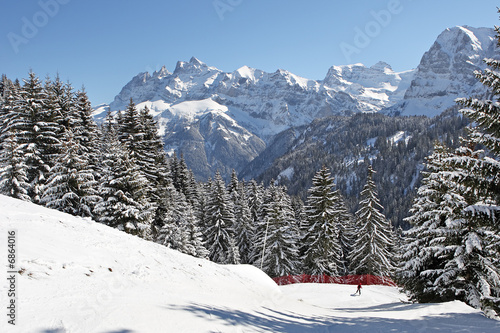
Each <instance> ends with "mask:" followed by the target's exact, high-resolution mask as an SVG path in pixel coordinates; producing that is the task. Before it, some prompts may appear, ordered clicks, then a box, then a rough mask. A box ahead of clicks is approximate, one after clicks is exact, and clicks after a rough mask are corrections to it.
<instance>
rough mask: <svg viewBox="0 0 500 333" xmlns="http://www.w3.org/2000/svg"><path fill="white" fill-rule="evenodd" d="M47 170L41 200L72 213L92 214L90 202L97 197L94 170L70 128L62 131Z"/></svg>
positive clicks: (97, 198) (92, 203)
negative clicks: (57, 152) (58, 148)
mask: <svg viewBox="0 0 500 333" xmlns="http://www.w3.org/2000/svg"><path fill="white" fill-rule="evenodd" d="M48 174H49V177H48V179H47V181H46V184H45V185H44V186H43V188H42V195H41V199H40V203H41V204H43V205H45V206H47V207H49V208H54V209H57V210H60V211H62V212H66V213H69V214H72V215H75V216H92V215H93V214H92V210H93V208H94V205H95V204H96V203H97V202H98V201H100V197H99V196H98V195H97V182H96V181H95V179H94V170H93V169H91V168H89V163H88V160H87V155H86V154H85V151H82V149H81V147H80V143H79V140H77V139H74V137H73V134H72V133H71V130H69V131H66V135H65V138H64V139H63V141H62V152H61V154H60V155H59V156H58V158H57V159H56V162H55V165H54V166H53V167H52V168H51V169H50V171H49V173H48Z"/></svg>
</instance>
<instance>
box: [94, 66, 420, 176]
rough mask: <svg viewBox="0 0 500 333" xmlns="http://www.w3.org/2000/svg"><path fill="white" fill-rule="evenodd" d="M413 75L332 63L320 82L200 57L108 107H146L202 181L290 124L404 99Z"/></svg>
mask: <svg viewBox="0 0 500 333" xmlns="http://www.w3.org/2000/svg"><path fill="white" fill-rule="evenodd" d="M412 73H413V72H412V71H409V72H404V73H395V72H394V71H393V70H392V69H391V68H390V66H389V65H387V64H385V63H382V62H380V63H378V64H376V65H374V66H372V67H370V68H368V67H365V66H364V65H362V64H356V65H351V66H333V67H332V68H330V70H329V71H328V74H327V75H326V77H325V79H324V80H322V81H316V80H309V79H305V78H302V77H299V76H297V75H295V74H292V73H290V72H288V71H285V70H277V71H276V72H274V73H267V72H264V71H261V70H258V69H254V68H250V67H247V66H243V67H241V68H239V69H237V70H235V71H234V72H232V73H226V72H223V71H221V70H219V69H217V68H215V67H210V66H208V65H206V64H205V63H203V62H201V61H200V60H198V59H196V58H194V57H193V58H191V60H190V61H189V62H182V61H180V62H178V63H177V66H176V68H175V70H174V72H173V73H170V72H169V71H168V70H167V69H166V68H165V67H162V69H161V70H159V71H156V72H154V73H153V74H150V73H141V74H139V75H137V76H135V77H134V78H133V79H132V80H131V81H130V82H129V83H128V84H127V85H125V87H123V89H122V91H121V92H120V93H119V94H118V95H117V96H116V97H115V99H114V101H113V102H112V103H111V104H110V105H109V107H108V106H101V107H100V108H98V109H97V110H96V113H95V116H96V118H97V119H103V118H104V116H105V113H106V112H105V111H107V110H112V111H117V110H124V109H125V108H126V106H127V105H128V103H129V101H130V98H132V99H133V100H134V102H135V103H137V108H138V109H141V108H143V107H145V106H147V107H148V108H149V109H150V110H151V112H152V113H153V114H154V115H155V117H156V119H157V120H158V122H159V124H160V131H161V133H162V134H163V135H164V137H165V145H166V148H167V150H169V151H176V152H177V153H182V154H183V155H184V158H185V160H186V162H187V163H188V165H189V166H190V168H192V169H193V171H194V172H195V174H196V175H197V176H198V178H200V179H207V178H208V177H210V176H211V175H213V174H214V172H215V171H216V170H218V171H220V172H221V173H222V174H223V175H225V176H227V175H229V174H230V173H231V170H232V169H235V170H237V171H240V170H241V169H242V168H243V167H244V166H245V165H246V164H248V163H249V162H250V161H251V160H253V159H254V158H255V157H257V156H258V155H259V154H260V153H261V152H262V151H263V150H264V149H265V147H266V144H265V141H268V140H269V139H270V138H272V137H273V136H274V135H276V134H277V133H279V132H281V131H283V130H286V129H288V128H290V127H295V126H301V125H305V124H309V123H310V122H311V121H312V120H314V119H316V118H321V117H325V116H329V115H335V114H351V113H357V112H377V111H379V110H381V109H382V108H383V107H386V106H390V105H393V104H394V103H396V102H397V101H399V100H400V99H401V97H402V93H401V89H402V88H403V89H404V87H406V86H408V85H409V82H410V81H411V77H412Z"/></svg>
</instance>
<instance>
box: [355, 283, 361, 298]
mask: <svg viewBox="0 0 500 333" xmlns="http://www.w3.org/2000/svg"><path fill="white" fill-rule="evenodd" d="M357 293H359V296H361V282H360V283H358V289H357V290H356V292H355V293H354V295H356V294H357Z"/></svg>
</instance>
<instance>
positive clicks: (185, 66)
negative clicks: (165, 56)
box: [174, 57, 209, 74]
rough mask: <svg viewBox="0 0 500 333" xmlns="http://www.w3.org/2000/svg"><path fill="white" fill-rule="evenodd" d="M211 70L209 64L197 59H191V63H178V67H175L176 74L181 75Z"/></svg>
mask: <svg viewBox="0 0 500 333" xmlns="http://www.w3.org/2000/svg"><path fill="white" fill-rule="evenodd" d="M207 69H209V67H208V66H207V64H205V63H204V62H202V61H200V60H199V59H197V58H195V57H191V59H190V60H189V62H185V61H178V62H177V65H176V66H175V70H174V74H179V73H187V72H189V73H201V72H204V71H206V70H207Z"/></svg>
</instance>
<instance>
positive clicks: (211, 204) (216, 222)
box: [204, 173, 234, 264]
mask: <svg viewBox="0 0 500 333" xmlns="http://www.w3.org/2000/svg"><path fill="white" fill-rule="evenodd" d="M208 195H209V197H208V202H207V207H206V210H207V215H206V220H205V228H206V230H205V232H204V234H205V239H206V247H207V249H208V251H209V258H210V260H212V261H214V262H217V263H221V264H226V263H229V261H230V256H229V255H230V253H229V251H230V248H231V244H230V240H231V238H232V237H233V235H232V230H233V226H234V214H233V205H232V202H231V200H230V198H229V194H228V193H227V190H226V185H225V184H224V180H222V177H221V175H220V173H217V174H216V175H215V179H214V182H213V185H212V187H211V189H210V192H209V193H208ZM233 257H234V256H233Z"/></svg>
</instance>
